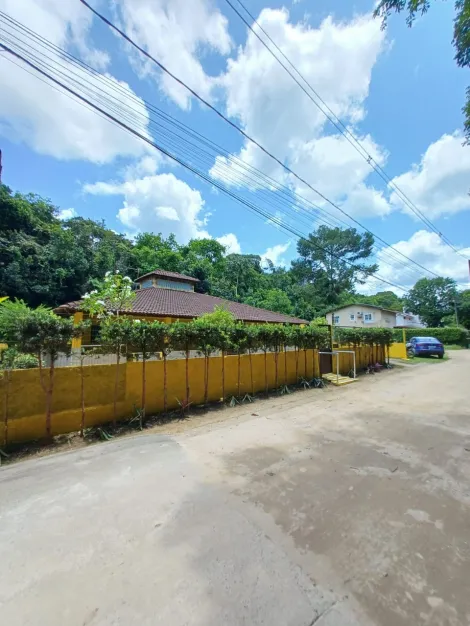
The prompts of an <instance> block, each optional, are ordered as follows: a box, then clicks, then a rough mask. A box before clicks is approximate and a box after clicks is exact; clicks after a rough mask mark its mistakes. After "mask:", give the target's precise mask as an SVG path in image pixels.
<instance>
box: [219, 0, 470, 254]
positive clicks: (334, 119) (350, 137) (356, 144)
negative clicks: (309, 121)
mask: <svg viewBox="0 0 470 626" xmlns="http://www.w3.org/2000/svg"><path fill="white" fill-rule="evenodd" d="M225 1H226V3H227V4H228V5H229V6H230V7H231V8H232V10H233V11H234V12H235V13H236V14H237V15H238V17H239V18H240V19H241V20H242V21H243V23H244V24H245V25H246V26H247V27H248V29H249V30H250V31H251V32H252V33H253V34H254V35H255V37H257V39H258V40H259V41H260V42H261V43H262V45H263V46H264V47H265V48H266V49H267V50H268V51H269V53H270V54H271V55H272V56H273V57H274V58H275V59H276V61H277V62H278V63H279V64H280V65H281V66H282V67H283V68H284V70H285V71H286V72H287V73H288V74H289V76H290V77H291V78H292V79H293V80H294V81H295V83H296V84H297V85H298V86H299V87H300V88H301V89H302V91H303V92H304V93H305V95H306V96H307V97H308V98H309V99H310V100H311V101H312V102H313V104H314V105H315V106H316V107H317V108H318V109H319V110H320V111H321V112H322V113H323V114H324V115H325V116H326V118H327V119H328V120H329V121H330V122H331V124H333V126H334V127H335V128H336V129H337V130H338V131H339V132H340V133H341V134H342V135H343V136H344V137H345V139H346V140H347V141H348V142H349V143H350V144H351V146H353V148H354V149H355V150H356V151H357V152H358V153H359V154H360V155H361V156H362V157H363V158H364V159H365V160H366V161H367V163H368V164H369V165H370V166H371V167H372V169H373V170H374V171H375V172H376V173H377V174H378V175H379V176H380V178H382V180H384V181H385V183H386V184H387V186H389V187H392V188H393V189H394V191H395V193H396V194H397V195H398V197H399V198H400V199H401V201H402V202H403V203H404V204H405V205H406V206H407V207H408V208H409V209H410V210H411V211H412V212H413V213H414V214H415V215H416V216H417V217H418V218H419V219H420V220H421V221H422V222H423V223H424V224H425V225H426V226H427V227H428V228H430V229H431V230H433V231H434V232H435V233H436V234H437V235H439V237H440V238H441V240H442V241H443V243H445V244H446V245H447V246H449V247H450V248H452V250H453V251H454V252H456V253H457V254H459V255H460V256H462V257H463V258H466V257H465V256H464V255H463V254H461V253H460V251H459V250H457V248H456V247H455V246H454V245H453V243H452V242H451V241H450V240H449V239H448V238H447V237H446V236H445V235H443V233H442V232H441V231H440V230H439V229H438V228H437V227H436V226H435V225H434V224H433V223H432V222H431V220H430V219H429V218H428V217H427V216H426V215H425V214H424V213H423V212H422V211H421V210H420V209H419V208H418V207H417V206H416V204H414V203H413V202H412V201H411V200H410V199H409V197H408V196H407V195H406V194H405V192H404V191H403V190H402V189H400V187H399V186H398V185H397V184H396V183H395V181H394V180H393V179H392V178H390V176H389V175H388V174H387V172H386V171H385V170H384V169H383V168H382V166H381V165H380V163H378V162H377V161H376V160H375V159H374V158H373V156H372V155H371V154H370V153H369V152H368V151H367V149H366V148H364V146H363V145H362V143H361V142H360V141H359V139H357V137H356V136H355V135H354V134H353V133H352V132H351V130H350V129H349V128H348V127H347V126H346V125H345V124H344V123H343V122H342V121H341V120H340V119H339V118H338V116H337V115H336V114H335V113H334V112H333V110H332V109H331V108H330V107H329V106H328V104H327V103H326V102H325V100H323V98H322V97H321V96H320V94H319V93H318V92H317V91H316V90H315V89H314V88H313V87H312V85H311V84H310V83H309V82H308V80H307V79H306V78H305V77H304V76H303V75H302V74H301V72H300V71H299V70H298V69H297V68H296V67H295V65H294V64H293V63H292V62H291V61H290V59H289V58H288V57H287V56H286V55H285V54H284V52H283V51H282V50H281V48H280V47H279V46H278V45H277V44H276V42H275V41H274V40H273V39H272V37H271V36H270V35H269V33H268V32H267V31H266V30H265V29H264V28H263V27H262V26H261V24H260V23H259V22H258V21H257V20H256V18H255V17H254V16H253V15H252V14H251V13H250V11H249V10H248V9H247V8H246V6H245V5H244V4H243V2H242V1H241V0H236V1H237V2H238V4H239V5H240V6H241V7H242V8H243V10H244V11H245V12H246V14H247V15H248V16H249V17H250V19H251V20H252V23H253V24H256V26H257V27H258V28H259V30H260V31H261V32H262V33H263V34H264V35H265V37H266V38H267V39H268V40H269V41H270V42H271V43H272V44H273V46H274V47H275V48H276V50H277V51H278V52H279V53H280V54H281V55H282V57H283V58H284V59H285V60H286V62H287V63H288V64H289V66H290V67H291V68H292V69H293V70H294V72H295V73H296V75H297V76H298V77H299V78H300V79H301V80H302V81H303V82H304V83H305V85H307V87H308V88H309V89H310V90H311V91H312V93H313V94H314V95H315V97H316V98H317V99H318V100H319V101H320V102H321V105H320V104H319V103H318V102H317V101H316V100H315V98H314V97H313V96H312V95H311V94H310V93H309V92H308V91H307V90H306V89H305V87H304V86H303V85H302V84H301V83H300V82H299V81H298V80H297V78H296V77H295V76H294V75H293V74H292V72H291V71H290V70H289V68H288V67H286V65H284V63H283V62H282V61H281V60H280V59H279V57H278V56H276V54H275V53H274V52H273V51H272V49H271V48H270V47H269V46H268V44H267V43H266V42H265V41H264V40H263V39H262V38H261V37H260V36H259V34H258V33H257V32H256V31H255V30H254V28H253V26H252V25H251V24H250V23H249V22H248V21H247V20H246V19H245V18H244V17H243V15H242V14H241V13H240V12H239V11H238V10H237V9H236V7H235V6H234V5H233V4H232V2H231V1H230V0H225ZM323 107H325V109H326V111H325V109H324V108H323Z"/></svg>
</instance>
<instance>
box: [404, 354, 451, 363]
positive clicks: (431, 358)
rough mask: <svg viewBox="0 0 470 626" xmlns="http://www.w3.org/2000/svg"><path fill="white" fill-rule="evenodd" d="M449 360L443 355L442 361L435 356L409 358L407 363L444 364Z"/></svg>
mask: <svg viewBox="0 0 470 626" xmlns="http://www.w3.org/2000/svg"><path fill="white" fill-rule="evenodd" d="M448 360H449V356H448V355H447V354H444V358H443V359H438V358H437V356H414V357H410V359H409V361H408V363H444V362H445V361H448Z"/></svg>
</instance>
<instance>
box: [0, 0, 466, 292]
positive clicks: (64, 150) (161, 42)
mask: <svg viewBox="0 0 470 626" xmlns="http://www.w3.org/2000/svg"><path fill="white" fill-rule="evenodd" d="M233 1H234V3H235V4H236V0H233ZM93 4H94V6H96V7H97V8H98V9H100V10H101V11H102V12H103V13H104V14H106V15H107V16H109V17H111V18H112V19H113V20H116V21H119V23H120V24H121V25H123V27H124V29H125V30H126V31H128V32H132V33H133V36H134V37H135V39H136V40H138V41H139V42H140V43H141V45H143V46H144V47H145V48H146V49H148V50H149V51H150V52H151V53H152V54H153V55H154V56H156V57H157V58H159V59H160V60H162V62H164V63H165V64H166V65H167V66H168V67H169V68H170V69H172V70H173V71H174V72H175V73H176V74H177V75H179V76H181V78H183V79H184V80H185V81H186V82H188V83H189V84H190V85H191V86H193V87H194V88H195V90H196V91H198V92H199V93H201V94H203V95H204V96H205V97H206V98H207V99H209V100H210V101H211V102H212V103H213V104H214V105H215V106H217V107H218V108H220V109H221V110H223V111H224V112H226V113H227V115H228V116H230V117H231V119H233V120H234V121H235V122H236V123H237V124H239V125H240V126H241V127H243V128H244V129H245V130H246V132H247V133H249V134H250V135H252V136H253V137H255V138H256V139H257V140H258V141H260V143H262V144H263V145H265V146H267V147H268V148H269V150H271V151H272V152H273V153H275V154H276V156H278V157H279V158H280V159H281V160H282V161H283V162H285V163H287V164H288V165H289V166H290V167H291V168H292V169H293V170H294V171H296V172H297V173H299V174H300V175H301V176H303V177H304V178H305V179H306V180H307V181H308V182H309V183H311V184H312V185H314V186H315V187H316V188H317V189H319V190H320V191H321V192H322V193H323V194H325V195H326V196H327V197H328V198H330V199H331V200H333V201H334V202H336V203H337V204H338V205H340V206H341V207H343V208H344V210H345V211H347V212H348V213H349V214H351V215H353V216H354V218H355V219H357V220H359V221H360V222H361V223H362V224H364V225H365V226H366V227H367V228H369V229H370V230H372V231H373V232H374V233H376V234H377V235H379V236H380V237H382V238H383V239H384V240H386V242H388V243H389V244H392V245H394V247H395V249H399V250H400V251H401V252H402V253H403V254H406V255H407V256H409V257H411V258H413V259H414V260H416V261H417V262H419V263H420V264H422V265H424V266H425V267H426V268H429V269H430V270H431V271H432V272H435V273H437V274H443V275H449V276H452V277H454V278H455V279H456V280H458V281H459V282H460V283H461V284H464V283H465V282H466V281H467V280H468V278H467V265H466V261H465V259H464V258H462V257H460V256H458V255H456V254H455V253H454V252H453V251H452V250H451V249H450V248H448V247H447V246H445V245H444V244H443V243H442V241H441V240H440V238H439V237H438V235H436V234H435V233H433V232H431V231H429V229H427V227H426V226H425V225H424V223H423V222H421V221H419V220H417V219H416V218H415V217H414V216H412V215H410V214H409V211H407V210H406V208H405V207H404V206H403V204H402V203H401V202H400V200H399V198H398V197H397V196H396V195H394V194H393V193H392V191H391V189H390V188H387V186H386V185H385V183H384V182H383V181H382V180H381V179H380V178H379V177H378V176H377V175H376V174H374V173H373V172H372V171H371V170H370V168H369V166H368V165H367V163H365V161H364V159H362V157H360V155H358V154H357V152H355V151H354V150H353V149H352V148H351V147H350V145H349V144H347V142H346V141H345V140H344V138H342V137H341V136H339V135H338V133H337V131H336V130H335V129H334V128H333V127H332V125H331V124H328V123H327V122H326V120H325V118H324V116H323V115H322V114H321V113H320V112H319V111H318V110H317V109H316V107H315V106H314V104H313V103H311V102H310V101H309V100H308V99H307V98H306V97H305V95H304V94H303V93H302V92H301V91H300V89H299V88H298V87H297V86H296V85H295V84H294V83H293V82H292V80H291V79H290V78H289V77H288V76H287V74H285V72H284V71H283V70H282V68H281V67H280V66H279V65H278V64H276V62H275V61H274V60H273V59H272V57H270V56H269V54H268V53H267V52H266V50H264V49H263V48H261V44H259V42H258V41H257V40H256V39H254V37H253V35H249V36H248V35H247V29H246V27H245V26H244V25H243V24H242V23H241V22H240V20H239V18H238V17H237V16H236V15H235V14H234V13H233V11H232V10H231V9H230V7H229V6H228V5H227V4H226V2H225V1H224V0H218V2H216V1H215V0H213V1H211V0H194V2H193V3H192V11H191V12H190V13H191V14H189V12H188V11H187V3H185V2H184V0H133V2H131V0H118V2H117V3H116V5H117V6H116V7H113V6H112V3H111V2H108V0H96V1H95V2H94V3H93ZM245 4H246V5H247V6H248V7H249V10H250V12H251V13H252V14H253V15H255V16H256V18H257V19H258V20H259V21H260V23H262V24H263V27H264V28H265V29H266V30H267V31H268V32H269V33H270V34H271V36H272V37H273V39H274V40H275V41H276V42H277V43H278V45H279V46H280V47H281V48H282V49H283V50H285V52H286V53H287V55H288V56H289V58H290V59H291V60H292V61H293V62H294V63H295V65H296V67H299V68H300V69H301V71H302V73H303V74H304V75H305V76H306V77H307V78H308V80H309V82H310V83H311V84H312V85H313V87H314V88H315V89H316V90H317V91H318V93H319V94H320V95H321V96H322V97H323V98H324V100H325V101H326V102H327V103H328V105H329V106H330V107H331V108H332V109H333V110H334V111H335V112H336V113H337V114H338V116H339V117H340V119H341V120H342V121H343V122H344V123H345V124H347V125H348V127H349V128H350V129H351V130H352V131H353V132H354V134H355V135H356V136H357V137H359V138H360V140H361V142H363V145H365V146H366V148H367V151H368V153H369V154H372V155H373V157H374V159H375V160H376V161H377V162H379V163H381V165H382V167H383V168H384V169H385V171H386V172H387V174H388V175H389V176H390V177H391V178H393V179H394V181H395V182H396V183H397V184H398V185H399V187H400V189H402V190H403V191H405V192H406V194H407V195H408V196H409V197H410V199H412V200H413V202H414V203H415V204H416V205H417V206H418V207H419V209H420V210H421V211H423V213H425V215H426V216H427V217H428V218H429V219H431V220H432V222H433V223H434V224H435V225H436V226H437V228H438V229H440V230H442V231H443V232H444V233H445V235H446V236H447V237H448V238H449V239H450V240H452V242H453V243H454V244H456V245H457V246H458V247H459V248H462V249H465V252H464V253H465V254H470V234H469V233H470V218H469V210H470V197H469V196H468V189H469V188H470V183H469V181H470V148H467V147H463V146H462V135H461V129H462V126H463V118H462V113H461V107H462V105H463V102H464V95H465V88H466V86H467V77H466V75H465V72H464V71H463V70H461V69H459V68H457V67H456V65H455V62H454V60H453V49H452V45H451V39H452V19H453V7H452V5H451V3H436V4H433V5H432V9H431V10H430V11H429V13H428V14H427V15H426V16H425V17H423V18H419V19H418V20H417V21H416V23H415V25H414V27H413V28H412V29H409V28H407V27H406V25H405V22H404V19H403V16H397V17H393V18H392V19H391V20H390V23H389V26H388V28H387V30H386V31H385V32H382V31H381V30H380V24H379V23H378V22H377V20H374V19H373V18H372V16H371V11H372V8H373V5H372V3H370V2H368V1H362V0H361V1H358V2H355V3H350V2H346V1H341V2H334V3H332V2H326V1H320V2H315V3H314V2H311V1H308V0H300V1H299V0H297V1H296V2H294V3H292V2H286V3H282V2H277V1H275V0H273V1H271V2H266V1H265V0H262V1H260V0H251V1H248V0H247V1H246V2H245ZM0 10H2V11H4V12H5V13H7V14H8V15H10V16H12V17H14V18H15V19H16V20H18V21H19V22H21V23H23V24H25V25H26V26H28V27H29V28H31V29H33V30H34V31H36V32H38V33H39V34H40V35H42V36H44V37H46V38H48V39H49V40H51V41H52V42H53V43H54V44H56V45H57V46H59V47H61V48H66V49H67V50H68V51H69V52H71V53H73V54H74V55H76V56H78V57H80V58H81V59H83V60H84V61H86V62H88V63H90V64H91V65H92V66H93V67H96V68H97V69H99V70H101V71H103V72H106V73H107V75H108V76H109V77H111V80H118V81H120V82H121V83H122V84H124V88H125V90H126V94H129V96H132V97H134V96H137V97H138V98H141V99H143V100H145V101H147V102H148V103H151V104H152V105H154V106H156V107H158V108H160V109H162V110H164V111H166V112H167V113H169V114H171V115H172V116H174V117H175V118H177V119H178V120H180V121H182V122H183V123H184V124H186V125H187V126H190V127H191V128H193V129H195V130H197V131H198V132H199V133H201V134H203V135H204V136H206V137H208V138H209V139H211V140H212V141H214V142H216V143H217V144H219V145H221V146H223V148H225V149H226V150H227V151H228V152H230V153H232V154H233V155H237V156H239V157H240V158H241V159H242V160H243V161H245V162H247V163H249V164H250V165H252V166H254V167H257V168H258V169H260V170H261V171H263V172H264V173H266V174H267V175H270V176H271V177H273V178H274V179H275V180H277V181H279V182H280V183H282V184H285V185H288V186H289V187H290V188H291V189H292V190H293V191H294V192H297V193H299V194H301V195H302V196H304V197H306V198H307V199H308V200H311V201H313V202H315V203H319V205H320V207H321V210H322V213H321V215H322V216H324V218H325V219H327V220H328V219H335V218H336V217H340V218H341V219H343V220H344V219H345V218H344V215H340V214H338V213H337V212H336V211H335V210H334V209H332V208H331V207H330V206H329V205H328V204H327V203H324V201H322V200H321V199H320V198H319V197H318V196H316V195H315V194H313V192H312V191H311V190H310V189H308V188H306V187H305V186H304V185H302V184H300V183H299V181H298V180H296V179H293V178H292V177H289V176H287V175H286V172H285V171H283V170H282V169H281V168H279V167H278V166H276V165H275V164H274V163H273V162H272V161H270V160H269V159H267V158H266V157H265V156H263V155H262V154H261V153H259V151H257V150H256V149H254V148H253V146H252V145H249V144H248V143H247V142H246V141H244V139H243V137H242V136H241V135H240V134H238V133H237V132H236V131H235V130H234V129H232V128H230V127H229V126H228V125H227V124H225V123H224V122H223V121H221V120H220V119H218V118H217V116H216V115H215V114H214V113H213V112H211V111H209V110H207V109H206V108H205V107H203V106H202V105H200V104H199V103H198V102H197V101H195V100H194V98H191V97H190V96H188V94H187V93H185V92H184V91H183V90H181V88H178V87H177V86H176V85H175V84H174V83H172V81H171V80H169V79H168V78H162V74H161V73H160V72H159V71H158V70H157V68H156V67H155V66H152V65H149V64H148V63H146V62H145V61H144V60H143V59H142V57H140V56H139V55H138V54H136V53H135V51H132V50H130V49H129V48H126V47H125V46H124V45H123V43H122V41H121V40H119V39H118V38H117V37H116V36H114V35H112V34H111V33H110V31H109V30H108V29H107V28H106V26H104V25H103V24H101V23H99V22H98V21H97V20H96V19H93V17H92V15H91V14H90V13H89V12H88V11H87V10H86V9H85V8H84V7H82V5H81V4H80V3H79V1H78V0H65V1H61V0H24V2H22V3H18V2H16V1H14V0H0ZM1 27H2V28H3V29H4V30H3V34H4V33H5V32H10V33H11V32H13V31H11V27H9V26H6V25H5V23H4V22H3V21H2V24H1ZM5 29H6V30H5ZM9 29H10V30H9ZM1 35H2V31H0V38H1ZM32 45H33V44H32ZM2 56H3V58H0V85H3V89H2V91H3V94H4V97H2V98H0V147H1V149H2V150H3V166H4V169H3V180H4V182H5V183H6V184H8V185H9V186H10V187H12V188H13V189H14V190H19V191H22V192H30V191H31V192H35V193H38V194H40V195H42V196H46V197H49V198H50V199H51V200H52V201H53V202H54V203H55V204H56V205H57V206H58V207H59V208H60V209H61V210H69V209H73V213H74V214H76V215H81V216H84V217H91V218H93V219H104V220H105V222H106V224H107V225H108V226H109V227H111V228H113V229H115V230H117V231H121V232H125V233H128V234H130V235H135V234H137V233H138V232H140V231H144V230H153V231H154V232H159V231H161V232H163V233H164V234H168V233H169V232H172V231H174V232H175V233H176V236H177V238H178V239H179V240H180V241H187V240H188V239H189V238H190V237H198V236H205V235H207V234H208V235H210V236H212V237H217V238H219V239H220V240H221V241H222V242H223V243H224V244H227V245H229V249H230V250H232V251H241V252H244V253H257V254H261V255H264V258H271V259H272V260H273V261H274V262H281V263H288V262H289V261H290V260H291V259H292V258H293V257H294V256H295V237H294V236H292V235H289V234H288V233H286V232H284V231H283V230H282V229H279V228H275V227H274V226H273V225H272V224H269V223H267V222H266V220H264V219H261V218H259V217H257V216H255V215H253V214H252V213H250V212H249V211H248V210H247V209H246V208H244V207H243V206H240V205H239V204H238V203H236V202H235V201H233V200H232V199H230V198H228V197H227V196H225V195H224V194H222V193H220V192H217V193H215V192H214V190H213V189H211V187H210V186H209V185H207V184H205V183H203V182H201V181H200V180H199V179H198V178H197V177H195V176H194V175H193V174H191V173H189V172H187V171H186V170H185V169H184V168H182V167H179V166H175V165H174V164H172V163H169V162H168V161H167V160H162V159H161V158H159V156H158V154H155V153H154V152H152V151H150V150H149V149H147V147H146V146H145V144H143V143H142V142H139V141H138V140H134V139H132V138H131V137H130V136H128V135H127V134H126V133H125V132H124V131H122V130H120V129H117V128H115V127H114V126H112V125H111V124H110V123H109V122H108V121H106V120H103V119H101V118H100V117H98V116H97V115H96V114H94V113H92V112H90V111H88V110H86V109H83V107H80V106H79V105H77V104H76V103H75V102H73V101H72V100H71V99H70V98H66V97H64V96H63V95H61V94H60V93H58V92H57V91H56V90H53V89H52V88H51V87H50V86H48V85H46V84H44V83H43V82H40V81H38V79H37V78H35V77H33V76H31V74H27V73H25V72H24V71H23V70H22V69H20V68H18V67H17V66H14V65H12V64H11V63H9V62H8V60H7V59H5V58H4V56H5V55H2ZM123 97H124V96H123ZM126 97H127V96H126ZM108 98H109V96H108ZM107 102H108V103H110V102H112V99H108V100H107ZM126 102H128V101H127V100H126ZM126 106H127V105H126ZM133 106H136V107H137V108H138V110H139V114H141V115H142V116H144V117H142V116H141V117H139V118H136V119H138V120H139V124H141V125H142V120H145V119H146V118H145V116H146V115H147V114H148V109H146V106H145V104H144V103H143V102H137V104H136V101H133ZM142 128H144V132H147V133H148V134H149V135H150V136H153V137H154V138H156V139H157V136H156V135H155V134H153V135H152V133H154V131H153V130H152V128H150V127H148V125H147V127H145V121H144V126H143V127H142ZM211 165H214V163H213V162H212V163H208V164H207V167H206V169H205V171H206V172H208V171H209V170H210V168H211ZM216 168H217V169H216V170H214V169H212V170H211V173H212V175H215V176H217V179H218V180H220V181H221V182H222V183H223V184H224V185H227V184H228V185H229V186H230V188H231V189H232V190H234V191H236V192H237V193H239V194H240V195H242V196H243V197H246V198H248V199H249V200H250V201H253V202H255V203H262V202H263V197H266V196H263V194H264V193H265V190H262V189H250V188H247V187H246V185H243V184H241V183H240V184H238V185H237V186H233V179H232V180H230V179H229V178H227V176H232V174H233V169H231V168H229V167H227V166H226V165H224V163H221V162H220V161H219V162H218V165H217V166H216ZM222 170H223V171H222ZM268 193H269V192H268ZM272 200H273V202H272V203H271V202H270V204H269V205H264V206H265V207H267V208H269V209H270V211H271V212H272V213H273V214H275V213H276V211H277V215H278V217H279V218H280V219H282V221H283V223H284V224H287V225H291V226H294V227H295V229H296V230H300V231H301V232H303V233H307V232H308V231H309V230H311V229H313V228H314V227H315V224H316V223H315V221H314V219H313V218H314V215H309V214H307V213H305V214H296V213H293V212H292V209H291V207H288V206H287V208H286V205H285V203H284V204H277V203H278V202H279V200H278V197H277V196H276V197H272ZM278 206H279V207H281V212H279V210H278ZM284 208H286V210H289V211H290V213H289V215H290V217H289V216H288V215H286V214H284V213H282V210H283V209H284ZM69 214H71V211H68V212H66V213H65V215H69ZM377 260H378V262H379V265H380V275H381V276H383V277H384V278H386V279H388V280H392V281H394V282H397V283H399V284H400V285H404V286H408V285H410V284H412V283H413V282H414V281H415V280H416V279H418V278H420V277H422V276H423V275H426V274H425V273H423V272H422V271H419V270H416V268H415V270H416V271H411V270H410V268H404V267H403V266H402V265H401V264H400V263H399V262H398V261H396V253H395V252H393V250H391V249H385V250H382V251H379V252H378V257H377ZM366 288H367V289H374V288H383V286H381V285H380V284H378V283H371V284H369V285H367V287H366Z"/></svg>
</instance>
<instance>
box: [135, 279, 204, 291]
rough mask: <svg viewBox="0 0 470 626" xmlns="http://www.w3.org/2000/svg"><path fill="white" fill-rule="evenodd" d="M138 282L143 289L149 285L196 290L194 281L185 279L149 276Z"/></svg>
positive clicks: (179, 289)
mask: <svg viewBox="0 0 470 626" xmlns="http://www.w3.org/2000/svg"><path fill="white" fill-rule="evenodd" d="M138 283H139V285H140V288H141V289H146V288H147V287H164V288H165V289H176V290H178V291H194V284H193V283H187V282H185V281H184V280H176V279H172V278H159V277H158V278H157V277H156V276H149V277H148V278H145V279H143V280H140V281H138Z"/></svg>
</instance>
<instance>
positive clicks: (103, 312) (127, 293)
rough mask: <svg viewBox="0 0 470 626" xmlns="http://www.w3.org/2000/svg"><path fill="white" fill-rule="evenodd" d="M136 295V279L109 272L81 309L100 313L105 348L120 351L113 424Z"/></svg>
mask: <svg viewBox="0 0 470 626" xmlns="http://www.w3.org/2000/svg"><path fill="white" fill-rule="evenodd" d="M134 299H135V293H134V292H133V291H132V280H131V279H130V278H129V276H121V274H119V273H117V272H116V273H115V274H112V273H111V272H110V271H108V272H106V275H105V277H104V280H103V282H102V283H101V284H100V286H99V289H94V290H93V291H91V292H90V293H86V294H85V295H84V296H83V301H82V303H81V309H82V310H83V311H86V312H88V313H89V315H90V316H91V317H92V316H96V317H97V318H99V319H103V318H104V322H102V323H101V329H100V344H101V350H102V351H103V352H108V353H112V354H115V355H116V368H115V372H116V374H115V380H114V401H113V426H115V425H116V419H117V392H118V386H119V365H120V360H121V353H122V346H123V345H126V344H127V343H128V341H129V339H130V325H129V323H128V321H127V320H126V319H123V318H122V315H123V314H124V313H127V312H129V311H130V309H131V307H132V303H133V301H134Z"/></svg>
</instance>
